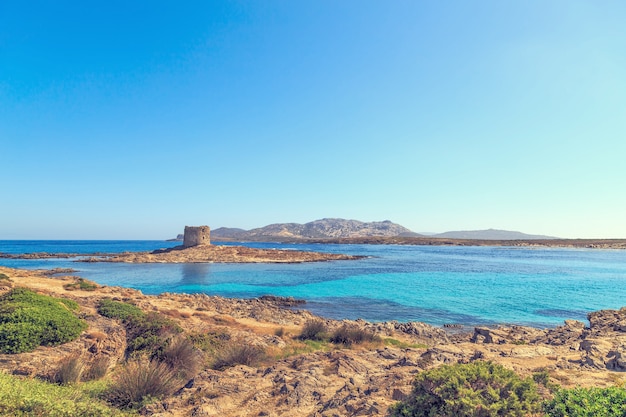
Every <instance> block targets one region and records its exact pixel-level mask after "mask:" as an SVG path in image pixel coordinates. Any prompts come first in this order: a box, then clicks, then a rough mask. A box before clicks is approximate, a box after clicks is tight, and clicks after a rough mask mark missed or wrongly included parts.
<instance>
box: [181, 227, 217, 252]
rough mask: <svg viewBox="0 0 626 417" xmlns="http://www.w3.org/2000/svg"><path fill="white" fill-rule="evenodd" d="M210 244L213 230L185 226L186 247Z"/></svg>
mask: <svg viewBox="0 0 626 417" xmlns="http://www.w3.org/2000/svg"><path fill="white" fill-rule="evenodd" d="M210 244H211V228H210V227H209V226H185V237H184V238H183V246H184V247H186V248H188V247H190V246H198V245H210Z"/></svg>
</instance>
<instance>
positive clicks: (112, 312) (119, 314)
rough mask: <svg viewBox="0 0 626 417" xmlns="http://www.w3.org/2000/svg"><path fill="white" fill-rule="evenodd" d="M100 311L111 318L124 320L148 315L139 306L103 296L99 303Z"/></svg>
mask: <svg viewBox="0 0 626 417" xmlns="http://www.w3.org/2000/svg"><path fill="white" fill-rule="evenodd" d="M98 313H100V314H101V315H103V316H104V317H108V318H110V319H118V320H121V321H123V322H125V321H127V320H129V319H136V318H141V317H144V316H145V315H146V313H144V312H143V311H142V310H141V309H140V308H139V307H137V306H136V305H133V304H129V303H123V302H121V301H113V300H111V299H110V298H103V299H102V300H100V302H99V303H98Z"/></svg>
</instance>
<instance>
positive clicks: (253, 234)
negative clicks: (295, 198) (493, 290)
mask: <svg viewBox="0 0 626 417" xmlns="http://www.w3.org/2000/svg"><path fill="white" fill-rule="evenodd" d="M366 237H428V238H442V239H478V240H533V239H556V238H554V237H550V236H542V235H529V234H526V233H521V232H515V231H508V230H496V229H488V230H473V231H453V232H445V233H439V234H434V235H432V234H431V235H429V236H426V235H421V234H419V233H415V232H413V231H411V230H409V229H407V228H406V227H404V226H401V225H399V224H397V223H393V222H391V221H389V220H385V221H381V222H362V221H358V220H346V219H334V218H330V219H320V220H315V221H312V222H309V223H305V224H300V223H275V224H270V225H268V226H265V227H260V228H256V229H251V230H245V229H238V228H229V227H220V228H217V229H214V230H211V239H212V240H216V241H220V240H223V241H225V240H232V241H242V240H251V241H264V240H265V241H267V240H270V241H274V240H279V241H281V240H307V239H350V238H366Z"/></svg>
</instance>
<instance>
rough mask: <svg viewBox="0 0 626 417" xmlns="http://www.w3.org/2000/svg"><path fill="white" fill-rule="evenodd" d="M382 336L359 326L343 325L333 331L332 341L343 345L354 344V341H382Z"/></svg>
mask: <svg viewBox="0 0 626 417" xmlns="http://www.w3.org/2000/svg"><path fill="white" fill-rule="evenodd" d="M380 340H381V339H380V337H378V336H376V335H375V334H374V333H372V332H370V331H367V330H365V329H361V328H359V327H357V326H348V325H343V326H341V327H340V328H338V329H337V330H335V331H334V332H333V335H332V336H331V337H330V341H331V342H333V343H339V344H343V345H348V346H350V345H352V344H353V343H357V344H358V343H363V342H375V341H380Z"/></svg>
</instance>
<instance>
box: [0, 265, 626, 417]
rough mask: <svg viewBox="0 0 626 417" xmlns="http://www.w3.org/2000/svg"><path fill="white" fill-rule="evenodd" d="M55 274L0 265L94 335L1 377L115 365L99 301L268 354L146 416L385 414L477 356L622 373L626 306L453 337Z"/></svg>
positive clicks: (579, 374) (612, 375)
mask: <svg viewBox="0 0 626 417" xmlns="http://www.w3.org/2000/svg"><path fill="white" fill-rule="evenodd" d="M53 272H55V271H47V270H21V269H12V268H6V267H0V274H2V275H0V277H4V278H2V279H0V287H1V288H0V293H5V292H6V291H9V290H10V289H11V288H15V287H27V288H30V289H32V290H34V291H36V292H39V293H42V294H47V295H53V296H55V297H63V298H69V299H71V300H74V301H75V302H77V303H78V305H79V306H80V313H79V314H80V316H81V317H83V318H84V319H85V320H87V323H88V325H89V328H88V329H87V330H86V331H85V332H84V333H83V334H82V335H81V336H80V338H79V339H78V340H76V341H74V342H70V343H66V344H63V345H60V346H56V347H40V348H37V349H36V350H35V351H33V352H29V353H20V354H1V355H0V369H2V370H4V371H5V372H8V373H13V374H18V375H25V376H29V377H46V376H47V375H49V374H50V373H51V372H53V371H54V369H55V367H56V366H57V363H59V362H60V361H62V360H63V358H66V357H68V355H75V354H78V353H80V352H83V355H88V356H89V355H92V356H98V355H100V356H102V355H104V356H106V357H108V358H110V360H111V361H112V362H113V363H114V364H115V363H121V362H122V361H123V359H124V351H125V347H126V343H127V337H126V333H125V330H124V327H123V324H122V323H121V322H119V321H116V320H112V319H107V318H105V317H103V316H101V315H99V314H98V313H97V310H96V308H95V306H96V305H97V303H98V302H99V300H101V299H103V298H111V299H114V300H119V301H123V302H126V303H131V304H134V305H136V306H138V307H140V308H141V309H142V310H144V311H150V312H153V313H155V314H160V315H162V316H164V317H167V318H168V319H171V320H174V321H175V322H176V323H177V324H178V325H179V326H180V327H181V328H182V329H183V331H184V332H185V333H186V334H207V335H216V337H222V338H224V340H227V341H232V342H233V343H242V344H248V345H252V346H259V347H262V348H263V349H264V350H265V351H266V352H267V353H268V356H267V357H266V359H264V362H262V363H261V364H259V365H256V366H249V365H238V366H235V367H231V368H228V369H225V370H214V369H211V368H205V369H203V370H201V371H200V373H199V374H198V375H197V376H195V377H194V378H193V380H192V382H190V383H188V384H187V385H186V386H185V387H183V388H181V389H180V390H179V391H177V392H176V394H174V395H173V396H171V397H168V398H166V399H163V400H162V401H160V402H158V403H154V404H152V405H150V406H147V407H146V408H145V409H144V410H143V411H142V414H143V415H153V416H162V417H165V416H170V417H178V416H184V415H194V414H198V413H200V414H202V413H206V415H214V414H216V413H217V414H219V415H223V416H238V415H274V414H280V415H286V416H299V415H314V414H316V413H317V414H319V415H332V414H336V415H350V414H354V410H359V409H360V410H368V411H367V415H373V416H384V415H386V411H387V408H388V407H389V406H390V405H391V404H393V403H395V402H396V401H398V400H400V399H402V398H405V397H406V395H408V393H409V392H410V390H411V388H412V381H413V379H414V376H415V374H416V373H417V372H420V371H422V370H424V369H430V368H434V367H437V366H440V365H442V364H452V363H467V362H472V361H475V360H489V361H492V362H496V363H498V364H501V365H503V366H505V367H507V368H509V369H513V370H515V371H516V372H517V373H519V374H521V375H531V374H532V373H533V372H537V371H538V370H543V371H545V372H547V373H548V374H549V376H550V378H551V379H552V380H554V381H558V383H559V384H561V385H562V386H564V387H574V386H599V387H604V386H612V385H614V384H615V383H616V381H621V380H623V376H624V371H626V361H624V358H625V357H626V351H625V348H624V346H626V308H622V309H621V310H605V311H600V312H595V313H591V314H590V315H589V325H586V324H585V323H582V322H577V321H573V320H567V321H566V322H565V323H564V325H562V326H559V327H557V328H554V329H536V328H529V327H523V326H499V327H495V328H486V327H477V328H475V329H473V331H470V332H460V333H457V334H454V333H452V334H451V333H449V332H446V330H445V329H443V328H440V327H434V326H430V325H427V324H424V323H418V322H409V323H398V322H383V323H370V322H366V321H363V320H331V319H325V318H322V317H317V316H315V315H313V314H312V313H310V312H308V311H306V310H301V309H299V308H298V306H299V304H298V301H297V300H293V299H284V298H281V297H267V298H265V297H259V298H255V299H234V298H233V299H231V298H224V297H218V296H208V295H205V294H173V293H162V294H160V295H153V296H151V295H144V294H142V293H141V292H140V291H138V290H134V289H129V288H123V287H107V286H100V285H96V286H95V288H93V290H91V291H87V290H83V289H81V288H80V286H76V285H74V284H76V283H78V282H80V281H79V280H80V278H78V277H76V276H68V275H63V274H64V273H67V272H68V271H56V274H54V273H53ZM311 320H318V321H321V322H322V323H323V324H324V325H325V326H326V327H327V328H328V329H329V331H331V332H332V331H334V330H336V329H338V328H340V327H341V326H353V327H355V328H359V329H363V330H366V331H368V332H371V333H372V334H374V335H376V336H377V337H378V338H379V339H378V340H379V341H378V342H369V343H364V344H359V345H352V346H341V345H332V344H330V343H327V342H316V343H312V344H306V343H303V342H302V341H301V340H300V339H298V335H299V334H300V332H301V331H302V328H303V326H305V324H306V323H307V322H309V321H311ZM220 335H223V336H220ZM85 352H87V353H85ZM94 352H95V353H94ZM113 366H115V365H113ZM200 393H202V394H200ZM206 393H210V395H209V394H206ZM198 395H200V396H201V397H202V398H203V400H202V401H200V402H198V401H196V400H194V399H197V398H199V397H198ZM251 398H255V400H254V401H251V400H250V399H251ZM262 413H271V414H262Z"/></svg>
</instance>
